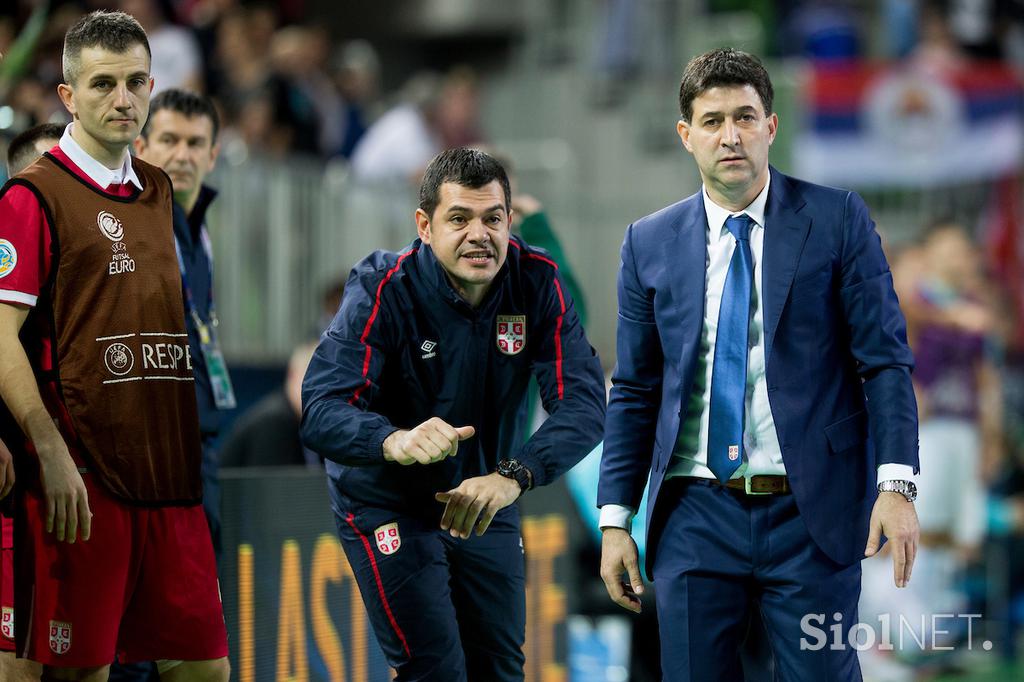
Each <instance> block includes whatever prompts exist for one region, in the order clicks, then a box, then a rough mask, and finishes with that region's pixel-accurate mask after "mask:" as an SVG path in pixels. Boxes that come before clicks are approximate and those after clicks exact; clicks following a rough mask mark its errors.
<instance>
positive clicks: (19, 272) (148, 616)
mask: <svg viewBox="0 0 1024 682" xmlns="http://www.w3.org/2000/svg"><path fill="white" fill-rule="evenodd" d="M150 61H151V53H150V49H149V43H148V40H147V38H146V34H145V32H144V31H143V30H142V28H141V26H139V24H138V22H136V21H135V20H134V19H133V18H131V17H130V16H128V15H126V14H123V13H120V12H102V11H100V12H94V13H92V14H89V15H87V16H85V17H83V18H82V19H80V20H79V21H78V22H77V23H76V24H75V25H74V26H72V27H71V28H70V29H69V30H68V33H67V35H66V36H65V41H64V54H63V69H64V83H63V84H61V85H60V86H59V87H58V94H59V95H60V97H61V100H62V102H63V103H64V105H65V107H66V108H67V109H68V111H69V112H70V113H71V115H72V117H73V122H72V123H71V124H70V125H69V126H68V128H67V129H66V130H65V132H64V135H63V137H62V138H61V140H60V142H59V144H58V145H57V147H55V148H54V149H52V150H51V151H50V152H48V153H47V154H46V155H45V156H44V158H43V159H40V160H39V161H38V162H36V163H35V164H33V165H32V166H30V167H29V168H28V169H26V170H25V171H23V172H22V173H21V174H19V175H17V176H15V177H14V178H12V179H11V180H10V181H9V182H8V183H7V185H5V186H4V188H3V190H2V192H0V252H2V253H0V263H2V265H0V397H2V398H3V400H4V402H5V403H6V406H7V408H8V409H9V411H10V413H11V414H12V415H13V417H14V419H15V420H16V422H17V424H18V426H20V429H21V432H22V434H23V435H22V434H14V433H7V432H5V433H4V434H2V436H3V440H4V441H5V442H7V443H8V444H9V445H11V446H12V449H15V450H16V452H15V457H16V460H17V461H18V489H19V491H21V492H20V493H19V498H18V499H17V500H16V504H15V519H16V523H15V525H16V533H17V538H18V554H17V556H16V563H17V568H16V585H17V590H16V597H15V602H16V603H15V617H16V621H17V624H18V627H17V630H16V638H17V646H18V654H19V656H22V657H24V658H29V659H32V660H35V661H38V662H40V663H42V664H43V666H44V667H43V679H44V680H89V681H93V680H100V681H103V680H106V679H107V676H108V667H109V666H108V664H109V663H110V661H111V659H112V658H113V657H114V655H115V654H116V655H117V657H118V659H119V660H122V661H126V662H131V661H140V660H156V661H158V667H159V669H160V671H161V677H162V679H163V680H170V681H174V680H189V681H190V682H206V681H207V680H209V681H214V680H216V681H218V682H219V681H226V680H227V679H228V663H227V658H226V656H227V637H226V632H225V627H224V619H223V613H222V609H221V603H220V597H219V594H218V589H217V577H216V566H215V562H214V556H213V549H212V545H211V542H210V535H209V531H208V529H207V525H206V519H205V517H204V514H203V508H202V505H201V504H200V503H201V499H202V495H201V481H200V443H199V432H198V426H197V424H198V421H197V413H196V403H195V392H194V389H193V384H192V382H193V378H192V367H191V358H190V356H189V352H188V339H187V335H186V331H185V324H184V316H183V312H182V311H183V305H182V299H181V280H180V274H179V272H178V268H177V265H176V263H177V261H176V258H175V254H174V242H173V236H172V222H171V221H172V214H171V195H172V187H171V183H170V181H169V180H168V178H167V176H166V175H165V174H164V173H163V172H162V171H160V170H159V169H158V168H156V167H154V166H151V165H149V164H146V163H144V162H142V161H139V160H137V159H132V158H131V156H130V155H129V154H128V147H129V145H130V144H131V143H132V141H133V140H134V139H135V137H136V136H137V135H138V134H139V130H140V128H141V127H142V125H143V124H144V123H145V121H146V116H147V114H148V110H149V96H150V91H151V89H152V86H153V83H152V80H151V79H150V77H149V69H150ZM12 439H16V440H18V441H19V442H18V444H17V445H15V444H14V443H13V441H12Z"/></svg>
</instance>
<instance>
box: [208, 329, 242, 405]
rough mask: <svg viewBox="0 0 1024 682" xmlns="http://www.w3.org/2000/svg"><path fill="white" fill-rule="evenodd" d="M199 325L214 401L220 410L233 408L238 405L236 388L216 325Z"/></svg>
mask: <svg viewBox="0 0 1024 682" xmlns="http://www.w3.org/2000/svg"><path fill="white" fill-rule="evenodd" d="M198 327H199V347H200V349H201V350H202V351H203V361H204V362H205V363H206V373H207V374H208V375H209V376H210V388H211V389H212V390H213V402H214V404H216V405H217V409H218V410H233V409H234V408H235V407H236V406H237V405H238V403H237V401H236V400H235V389H234V388H233V387H232V385H231V376H230V375H229V374H228V366H227V363H225V362H224V353H223V352H222V351H221V349H220V342H219V341H218V339H217V334H216V333H215V327H214V326H211V325H208V324H205V323H203V324H200V325H198Z"/></svg>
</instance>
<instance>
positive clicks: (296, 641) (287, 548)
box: [277, 540, 309, 682]
mask: <svg viewBox="0 0 1024 682" xmlns="http://www.w3.org/2000/svg"><path fill="white" fill-rule="evenodd" d="M293 658H294V669H293V662H292V659H293ZM277 682H309V660H308V659H307V658H306V623H305V618H304V616H303V602H302V563H301V560H300V556H299V544H298V543H297V542H295V540H285V541H284V546H283V547H282V548H281V597H280V599H278V621H277Z"/></svg>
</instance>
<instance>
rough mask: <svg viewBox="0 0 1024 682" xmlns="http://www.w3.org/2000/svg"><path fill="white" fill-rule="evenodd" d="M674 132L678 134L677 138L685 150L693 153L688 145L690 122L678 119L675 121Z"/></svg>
mask: <svg viewBox="0 0 1024 682" xmlns="http://www.w3.org/2000/svg"><path fill="white" fill-rule="evenodd" d="M676 134H677V135H679V140H680V141H681V142H682V143H683V146H684V147H685V148H686V151H688V152H690V153H691V154H692V153H693V148H692V147H691V146H690V124H689V123H687V122H686V121H684V120H683V119H679V121H678V122H677V123H676Z"/></svg>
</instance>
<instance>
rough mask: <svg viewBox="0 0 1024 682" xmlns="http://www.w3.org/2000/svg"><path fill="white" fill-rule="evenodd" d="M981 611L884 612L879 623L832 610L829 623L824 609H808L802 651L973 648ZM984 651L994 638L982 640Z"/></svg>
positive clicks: (804, 621) (801, 628) (803, 630)
mask: <svg viewBox="0 0 1024 682" xmlns="http://www.w3.org/2000/svg"><path fill="white" fill-rule="evenodd" d="M981 617H982V615H981V614H980V613H932V614H922V615H921V616H920V618H907V617H906V616H904V615H903V614H898V615H896V616H894V615H893V614H889V613H883V614H879V616H878V623H877V624H875V623H863V622H858V623H854V624H853V625H852V626H847V625H846V624H845V623H843V614H842V613H838V612H837V613H834V614H832V618H831V620H832V622H831V623H829V624H828V625H826V623H825V621H826V615H825V614H824V613H808V614H805V615H804V617H803V618H801V619H800V630H801V632H803V634H804V635H805V636H804V637H801V638H800V650H801V651H820V650H821V649H824V648H825V647H826V646H827V647H829V649H832V650H834V651H842V650H845V649H846V648H847V647H852V648H853V649H855V650H857V651H866V650H868V649H876V648H877V649H879V650H881V651H893V650H898V651H906V650H914V649H916V650H919V651H928V650H933V651H953V650H954V649H957V648H966V649H968V650H973V649H974V648H975V642H974V621H975V620H979V619H981ZM981 648H982V649H984V650H985V651H990V650H991V649H992V642H991V641H989V640H987V639H986V640H985V641H983V642H981Z"/></svg>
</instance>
